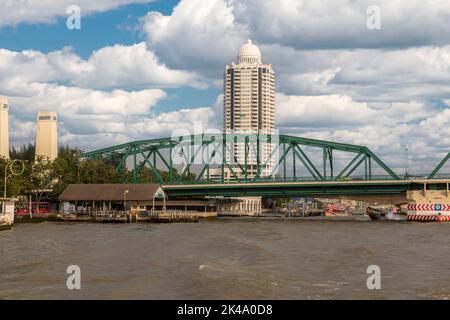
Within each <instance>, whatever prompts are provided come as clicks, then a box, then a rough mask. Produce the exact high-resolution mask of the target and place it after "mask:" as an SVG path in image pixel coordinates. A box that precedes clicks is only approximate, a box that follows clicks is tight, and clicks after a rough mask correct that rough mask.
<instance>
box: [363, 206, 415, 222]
mask: <svg viewBox="0 0 450 320" xmlns="http://www.w3.org/2000/svg"><path fill="white" fill-rule="evenodd" d="M366 214H367V215H368V216H369V217H370V219H372V220H391V221H404V220H407V215H406V214H404V213H402V212H401V211H399V210H397V208H386V207H377V208H376V207H370V206H368V207H367V209H366Z"/></svg>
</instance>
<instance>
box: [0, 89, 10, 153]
mask: <svg viewBox="0 0 450 320" xmlns="http://www.w3.org/2000/svg"><path fill="white" fill-rule="evenodd" d="M8 112H9V104H8V100H6V99H5V98H3V97H0V157H1V158H7V159H9V123H8Z"/></svg>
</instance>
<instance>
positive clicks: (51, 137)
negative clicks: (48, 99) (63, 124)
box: [36, 111, 58, 161]
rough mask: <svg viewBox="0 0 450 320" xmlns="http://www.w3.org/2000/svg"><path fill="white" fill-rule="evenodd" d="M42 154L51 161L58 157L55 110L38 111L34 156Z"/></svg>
mask: <svg viewBox="0 0 450 320" xmlns="http://www.w3.org/2000/svg"><path fill="white" fill-rule="evenodd" d="M39 156H43V157H45V158H46V159H48V160H50V161H53V160H55V159H56V157H58V131H57V117H56V112H49V111H44V112H39V113H38V117H37V128H36V158H37V157H39Z"/></svg>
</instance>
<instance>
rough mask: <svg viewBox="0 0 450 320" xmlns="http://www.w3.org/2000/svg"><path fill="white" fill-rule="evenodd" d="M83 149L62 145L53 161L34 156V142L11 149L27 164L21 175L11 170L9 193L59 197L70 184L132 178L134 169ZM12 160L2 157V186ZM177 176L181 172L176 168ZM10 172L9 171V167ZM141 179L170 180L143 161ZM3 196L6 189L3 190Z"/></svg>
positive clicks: (188, 174) (187, 175) (40, 198)
mask: <svg viewBox="0 0 450 320" xmlns="http://www.w3.org/2000/svg"><path fill="white" fill-rule="evenodd" d="M82 155H83V152H82V151H81V150H79V149H71V148H69V147H68V146H64V147H61V148H60V149H59V156H58V158H56V159H55V160H54V161H49V160H48V159H44V158H43V157H38V158H37V159H35V158H34V157H35V155H34V146H33V145H31V144H30V145H28V146H22V147H21V148H20V149H19V150H16V149H14V148H12V149H11V160H12V159H20V160H22V161H23V163H24V165H25V170H24V172H23V174H22V175H20V176H13V175H10V174H9V173H8V180H7V196H9V197H19V196H30V195H31V196H32V198H33V199H34V201H37V202H39V201H43V200H44V197H49V198H53V199H56V198H57V197H58V196H59V195H60V194H61V193H62V192H63V191H64V189H65V188H66V187H67V186H68V185H69V184H80V183H81V184H83V183H86V184H93V183H121V182H130V181H133V171H132V170H127V169H123V168H122V170H119V171H118V170H116V166H115V165H114V163H110V162H107V161H106V160H104V159H103V158H101V157H98V158H93V159H84V158H83V157H82ZM11 160H6V159H0V177H1V178H0V183H1V186H2V190H3V181H4V177H3V176H4V171H5V166H6V165H7V163H10V161H11ZM173 171H174V172H173V174H174V176H175V175H177V176H179V174H180V173H179V172H178V170H177V169H176V168H174V169H173ZM8 172H9V171H8ZM136 178H137V179H138V181H139V182H141V183H159V181H160V178H161V179H162V180H163V181H168V180H169V178H170V174H169V172H168V171H163V170H158V172H157V173H156V172H153V171H152V169H151V168H148V167H146V166H144V165H143V164H142V163H141V164H139V166H138V171H137V177H136ZM195 178H196V175H195V174H194V173H191V172H186V173H185V175H184V176H183V177H182V179H183V180H184V181H189V180H192V181H194V180H195ZM1 196H3V193H2V194H1Z"/></svg>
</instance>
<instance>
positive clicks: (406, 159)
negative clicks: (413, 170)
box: [404, 145, 409, 179]
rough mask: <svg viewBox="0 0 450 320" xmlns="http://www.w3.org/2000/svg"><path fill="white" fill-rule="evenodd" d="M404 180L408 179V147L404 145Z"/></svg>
mask: <svg viewBox="0 0 450 320" xmlns="http://www.w3.org/2000/svg"><path fill="white" fill-rule="evenodd" d="M404 147H405V179H409V175H408V146H407V145H405V146H404Z"/></svg>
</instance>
